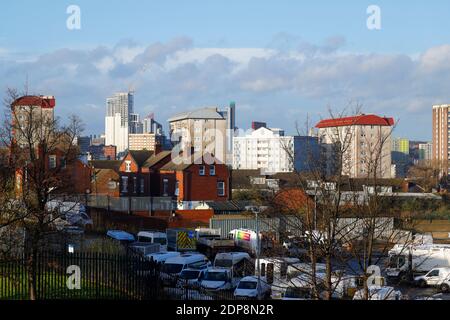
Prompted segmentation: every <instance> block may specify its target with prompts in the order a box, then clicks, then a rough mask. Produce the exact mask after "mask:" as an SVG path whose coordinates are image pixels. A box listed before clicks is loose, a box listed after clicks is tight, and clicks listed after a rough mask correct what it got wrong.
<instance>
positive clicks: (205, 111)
mask: <svg viewBox="0 0 450 320" xmlns="http://www.w3.org/2000/svg"><path fill="white" fill-rule="evenodd" d="M184 119H218V120H223V119H225V118H224V117H223V115H221V114H220V113H219V112H218V111H217V108H216V107H208V108H201V109H196V110H191V111H186V112H182V113H178V114H176V115H174V116H172V117H171V118H169V122H173V121H178V120H184Z"/></svg>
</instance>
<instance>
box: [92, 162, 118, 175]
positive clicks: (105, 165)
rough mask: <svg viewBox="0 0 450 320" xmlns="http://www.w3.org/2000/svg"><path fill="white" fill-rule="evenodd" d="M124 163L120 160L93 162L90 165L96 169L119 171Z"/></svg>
mask: <svg viewBox="0 0 450 320" xmlns="http://www.w3.org/2000/svg"><path fill="white" fill-rule="evenodd" d="M121 164H122V161H120V160H93V161H89V165H90V166H91V167H93V168H95V169H111V170H114V171H117V172H118V171H119V168H120V165H121Z"/></svg>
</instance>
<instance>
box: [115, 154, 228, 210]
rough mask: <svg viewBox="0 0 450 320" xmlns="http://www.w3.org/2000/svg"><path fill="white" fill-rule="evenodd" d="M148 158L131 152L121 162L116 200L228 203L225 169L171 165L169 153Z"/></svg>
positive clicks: (150, 155)
mask: <svg viewBox="0 0 450 320" xmlns="http://www.w3.org/2000/svg"><path fill="white" fill-rule="evenodd" d="M148 155H149V157H148V158H147V159H145V156H146V154H145V152H142V151H141V152H139V153H137V152H133V151H132V152H129V153H128V154H127V155H126V157H125V158H124V159H123V161H122V163H121V165H120V168H119V175H120V196H126V197H127V196H143V197H149V196H152V197H173V198H176V200H178V201H226V200H228V199H229V197H230V190H229V188H230V186H229V182H230V171H229V169H228V167H227V166H226V165H224V164H215V165H213V166H210V165H207V164H205V163H203V164H191V165H175V164H174V163H173V162H172V161H171V154H170V152H166V153H164V154H158V155H153V154H150V153H149V154H148ZM137 158H138V159H137ZM201 171H202V172H201ZM202 173H203V174H202ZM177 187H178V188H177Z"/></svg>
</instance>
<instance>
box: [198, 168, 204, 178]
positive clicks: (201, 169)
mask: <svg viewBox="0 0 450 320" xmlns="http://www.w3.org/2000/svg"><path fill="white" fill-rule="evenodd" d="M198 174H199V175H201V176H204V175H205V166H199V167H198Z"/></svg>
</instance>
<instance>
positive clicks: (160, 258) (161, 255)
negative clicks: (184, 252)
mask: <svg viewBox="0 0 450 320" xmlns="http://www.w3.org/2000/svg"><path fill="white" fill-rule="evenodd" d="M180 255H181V253H179V252H176V251H167V252H155V253H151V254H147V255H145V257H146V258H147V259H148V260H153V261H155V262H158V263H165V262H166V260H167V259H169V258H175V257H178V256H180Z"/></svg>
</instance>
